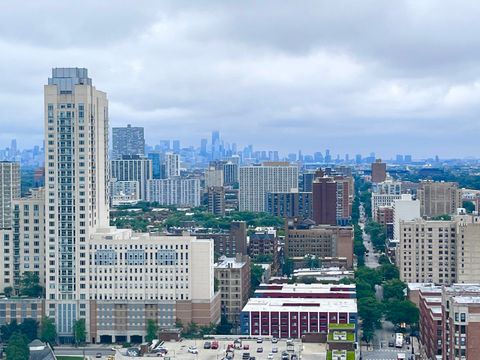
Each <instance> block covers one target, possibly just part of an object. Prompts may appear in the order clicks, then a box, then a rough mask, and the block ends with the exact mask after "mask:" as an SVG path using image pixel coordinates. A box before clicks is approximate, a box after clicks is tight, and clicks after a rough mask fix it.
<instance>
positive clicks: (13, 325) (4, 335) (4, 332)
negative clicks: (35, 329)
mask: <svg viewBox="0 0 480 360" xmlns="http://www.w3.org/2000/svg"><path fill="white" fill-rule="evenodd" d="M19 331H20V326H19V325H18V324H17V320H12V321H11V322H10V323H9V324H5V325H2V326H1V327H0V334H1V339H2V341H3V342H7V341H8V339H10V337H11V336H12V335H13V334H14V333H16V332H19Z"/></svg>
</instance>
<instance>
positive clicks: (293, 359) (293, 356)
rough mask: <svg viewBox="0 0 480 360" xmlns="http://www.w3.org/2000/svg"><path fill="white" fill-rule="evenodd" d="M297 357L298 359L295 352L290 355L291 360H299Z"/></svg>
mask: <svg viewBox="0 0 480 360" xmlns="http://www.w3.org/2000/svg"><path fill="white" fill-rule="evenodd" d="M297 359H298V358H297V355H295V354H292V356H290V360H297Z"/></svg>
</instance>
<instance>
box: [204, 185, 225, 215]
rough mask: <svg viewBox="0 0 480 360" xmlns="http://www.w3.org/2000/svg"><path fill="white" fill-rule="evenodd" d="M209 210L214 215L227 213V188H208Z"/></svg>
mask: <svg viewBox="0 0 480 360" xmlns="http://www.w3.org/2000/svg"><path fill="white" fill-rule="evenodd" d="M207 206H208V212H209V213H212V214H214V215H219V216H224V215H225V188H224V187H223V186H211V187H209V188H208V189H207Z"/></svg>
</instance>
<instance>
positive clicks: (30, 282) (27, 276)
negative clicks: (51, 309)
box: [20, 271, 43, 297]
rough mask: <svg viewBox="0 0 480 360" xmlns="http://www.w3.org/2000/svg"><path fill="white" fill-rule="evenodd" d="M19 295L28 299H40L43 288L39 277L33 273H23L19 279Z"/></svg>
mask: <svg viewBox="0 0 480 360" xmlns="http://www.w3.org/2000/svg"><path fill="white" fill-rule="evenodd" d="M20 295H23V296H28V297H42V296H43V287H42V286H41V285H40V277H39V276H38V274H37V273H35V272H33V271H25V272H24V273H23V275H22V278H21V279H20Z"/></svg>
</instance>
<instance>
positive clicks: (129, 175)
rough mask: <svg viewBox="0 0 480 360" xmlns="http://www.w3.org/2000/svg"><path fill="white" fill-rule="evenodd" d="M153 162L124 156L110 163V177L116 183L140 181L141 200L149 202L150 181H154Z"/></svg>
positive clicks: (133, 156) (132, 156)
mask: <svg viewBox="0 0 480 360" xmlns="http://www.w3.org/2000/svg"><path fill="white" fill-rule="evenodd" d="M152 175H153V174H152V160H150V159H146V158H142V157H140V156H138V155H124V156H122V158H121V159H116V160H111V161H110V177H111V178H112V179H115V180H116V181H138V185H139V189H140V194H139V195H140V199H141V200H144V201H145V200H147V190H148V181H149V180H151V179H152Z"/></svg>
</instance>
